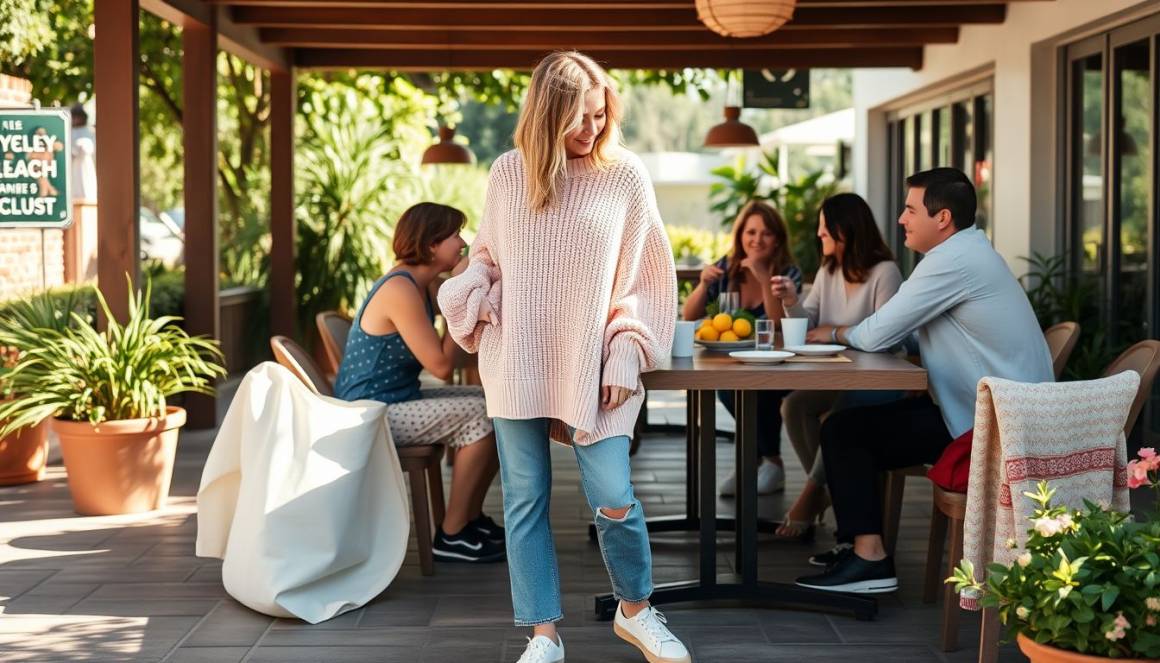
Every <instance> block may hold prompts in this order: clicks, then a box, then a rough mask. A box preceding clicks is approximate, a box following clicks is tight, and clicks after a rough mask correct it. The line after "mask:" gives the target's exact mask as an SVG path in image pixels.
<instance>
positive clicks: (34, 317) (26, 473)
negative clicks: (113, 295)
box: [0, 289, 81, 486]
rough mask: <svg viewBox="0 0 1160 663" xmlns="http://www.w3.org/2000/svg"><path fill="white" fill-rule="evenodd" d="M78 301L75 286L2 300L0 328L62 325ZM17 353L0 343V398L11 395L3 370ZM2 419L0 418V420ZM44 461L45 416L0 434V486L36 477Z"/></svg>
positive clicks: (40, 475) (10, 365) (40, 474)
mask: <svg viewBox="0 0 1160 663" xmlns="http://www.w3.org/2000/svg"><path fill="white" fill-rule="evenodd" d="M80 303H81V297H80V294H79V293H78V291H76V290H75V289H73V290H67V291H63V292H60V293H56V294H52V293H49V292H44V293H41V294H39V295H37V296H35V297H30V298H26V299H18V300H15V301H13V302H10V303H7V304H5V306H4V308H3V310H2V311H0V329H56V330H60V329H64V328H65V327H67V326H68V325H69V324H70V323H71V320H72V316H71V313H72V312H73V311H76V310H77V309H78V308H79V306H80ZM19 356H20V353H19V352H18V351H17V349H16V348H14V347H5V346H3V345H0V402H3V401H6V400H11V399H12V398H13V394H12V393H11V389H10V388H8V387H7V386H6V384H7V383H6V382H5V380H4V374H5V373H8V372H10V371H11V370H12V368H13V367H14V366H16V362H17V359H18V358H19ZM3 423H4V420H3V419H0V424H3ZM47 461H48V422H47V420H41V421H38V422H35V423H30V424H29V425H27V426H24V427H23V428H19V429H17V430H14V431H12V432H10V433H8V434H6V435H0V486H12V485H16V484H21V483H31V482H34V481H40V480H41V479H43V478H44V471H45V466H46V465H47Z"/></svg>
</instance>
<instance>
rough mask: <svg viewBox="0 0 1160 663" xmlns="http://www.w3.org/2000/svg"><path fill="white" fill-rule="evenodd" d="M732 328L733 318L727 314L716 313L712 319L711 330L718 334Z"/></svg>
mask: <svg viewBox="0 0 1160 663" xmlns="http://www.w3.org/2000/svg"><path fill="white" fill-rule="evenodd" d="M732 328H733V316H731V315H729V314H728V313H718V314H717V315H716V316H715V317H714V318H713V329H716V330H717V331H719V332H725V331H729V330H730V329H732Z"/></svg>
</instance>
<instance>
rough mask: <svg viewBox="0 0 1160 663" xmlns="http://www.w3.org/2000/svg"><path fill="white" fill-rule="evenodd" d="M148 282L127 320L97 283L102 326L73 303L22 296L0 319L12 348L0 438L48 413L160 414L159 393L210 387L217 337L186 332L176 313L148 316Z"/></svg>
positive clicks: (1, 339) (0, 334)
mask: <svg viewBox="0 0 1160 663" xmlns="http://www.w3.org/2000/svg"><path fill="white" fill-rule="evenodd" d="M150 287H151V286H146V291H145V292H144V293H142V292H140V291H138V292H136V293H134V294H133V296H132V297H131V299H130V303H129V319H128V320H127V321H126V322H125V323H124V324H120V323H118V322H117V321H116V320H115V319H114V318H113V316H112V313H111V312H110V311H109V307H108V304H107V303H106V302H105V298H104V296H103V295H102V294H101V292H100V290H97V292H96V296H97V301H98V304H99V305H100V307H101V310H102V311H103V312H104V314H105V317H106V319H107V320H108V321H109V322H108V327H107V329H106V330H105V331H103V332H98V331H97V330H96V329H95V328H94V327H93V325H92V322H91V321H90V320H88V319H86V318H85V317H84V316H82V315H81V314H79V313H77V312H76V311H75V310H73V311H70V310H67V309H66V310H61V308H59V307H55V306H52V305H51V303H50V300H49V299H47V298H44V299H43V300H39V301H38V300H29V301H28V302H27V303H26V304H25V305H23V306H21V307H18V310H17V311H16V312H15V313H14V314H9V315H8V316H6V317H5V319H4V320H2V321H0V347H4V348H9V349H11V350H14V351H15V353H16V360H15V363H14V364H13V365H11V366H10V367H8V368H6V369H4V371H3V373H0V392H7V393H10V394H11V395H12V398H11V399H10V400H7V401H4V402H3V403H2V404H0V422H3V423H2V424H0V437H3V436H5V435H7V434H9V433H11V432H14V431H16V430H19V429H21V428H23V427H25V426H31V425H35V424H37V423H39V422H40V421H43V420H44V419H47V418H49V417H60V418H62V419H67V420H71V421H87V422H89V423H93V424H98V423H101V422H103V421H110V420H124V419H137V418H142V417H160V416H162V415H164V414H165V399H166V398H167V397H169V396H173V395H175V394H178V393H181V392H186V391H192V392H197V393H202V394H212V393H213V381H214V380H215V379H216V378H218V377H221V376H223V375H225V369H224V368H223V367H222V365H221V363H222V354H221V350H220V349H219V348H218V344H217V341H214V340H211V339H206V338H201V337H191V336H189V335H188V334H186V333H185V331H184V330H182V329H181V328H180V327H178V326H177V325H176V324H174V323H175V322H177V320H178V318H176V317H171V316H164V317H160V318H157V319H151V318H150V317H149V304H148V302H149V296H150V292H149V290H150Z"/></svg>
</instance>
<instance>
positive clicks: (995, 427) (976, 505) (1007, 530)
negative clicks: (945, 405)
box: [960, 371, 1140, 610]
mask: <svg viewBox="0 0 1160 663" xmlns="http://www.w3.org/2000/svg"><path fill="white" fill-rule="evenodd" d="M1139 384H1140V376H1139V375H1138V374H1137V373H1135V372H1133V371H1124V372H1123V373H1119V374H1117V375H1113V376H1111V377H1107V378H1103V379H1100V380H1086V381H1082V382H1058V383H1053V382H1045V383H1042V384H1027V383H1022V382H1012V381H1011V380H1003V379H999V378H983V379H982V380H980V381H979V393H978V399H977V401H976V402H975V436H974V443H973V445H972V448H971V474H970V484H969V487H968V489H967V514H966V522H965V523H964V539H963V556H964V558H965V559H967V560H969V561H970V562H971V563H973V564H974V566H975V575H976V576H977V579H978V580H983V579H984V578H985V577H986V574H987V565H988V564H990V563H991V562H998V563H1000V564H1010V563H1012V562H1013V561H1015V559H1016V558H1017V557H1018V556H1019V554H1020V552H1021V549H1022V548H1023V547H1024V546H1025V545H1026V543H1027V530H1028V529H1029V522H1030V521H1029V520H1028V519H1029V518H1030V517H1031V516H1032V514H1033V512H1034V510H1035V503H1034V502H1032V501H1031V499H1030V498H1028V497H1025V496H1024V494H1023V493H1024V492H1034V491H1035V485H1036V484H1037V483H1038V482H1039V481H1041V480H1044V481H1047V482H1049V483H1050V485H1051V487H1052V488H1054V489H1055V490H1056V493H1055V497H1054V499H1053V500H1052V501H1053V503H1054V504H1056V505H1066V506H1069V507H1071V508H1075V509H1082V508H1083V506H1084V500H1085V499H1086V500H1089V501H1091V502H1094V503H1097V504H1102V505H1105V506H1108V507H1110V508H1112V509H1115V510H1117V511H1127V510H1128V485H1127V464H1128V453H1127V448H1126V446H1125V439H1124V422H1125V421H1126V420H1127V417H1128V411H1129V410H1130V409H1131V407H1132V401H1133V400H1134V399H1135V397H1136V389H1137V388H1138V386H1139ZM1008 540H1014V541H1015V543H1016V547H1015V548H1010V547H1008V545H1007V541H1008ZM960 605H961V606H962V607H964V608H967V609H969V610H977V609H978V597H977V596H975V595H973V594H972V593H970V590H967V591H964V592H963V594H962V596H961V597H960Z"/></svg>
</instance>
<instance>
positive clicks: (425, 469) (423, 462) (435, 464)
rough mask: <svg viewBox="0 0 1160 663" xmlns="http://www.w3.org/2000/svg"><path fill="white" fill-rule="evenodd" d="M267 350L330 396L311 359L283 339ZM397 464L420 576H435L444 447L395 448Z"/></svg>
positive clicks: (314, 388)
mask: <svg viewBox="0 0 1160 663" xmlns="http://www.w3.org/2000/svg"><path fill="white" fill-rule="evenodd" d="M270 349H271V350H273V351H274V358H275V359H276V360H277V361H278V363H279V364H281V365H282V366H284V367H286V368H287V369H289V370H290V372H291V373H294V375H296V376H298V379H299V380H302V382H303V384H305V385H306V386H307V387H309V388H310V389H311V391H313V392H314V393H316V394H318V395H320V396H333V395H334V390H333V389H332V388H331V386H330V382H329V381H327V379H326V377H325V376H324V375H323V374H322V371H321V370H320V369H319V368H318V365H317V364H315V363H314V360H313V359H311V358H310V355H309V354H308V353H307V352H306V350H304V349H303V348H302V346H300V345H298V344H297V343H295V342H294V341H293V340H291V339H289V338H287V337H285V336H275V337H273V338H271V339H270ZM395 450H396V451H397V452H398V455H399V463H400V464H401V465H402V467H403V471H404V472H406V473H407V478H408V482H409V483H410V484H411V510H412V512H413V513H414V516H415V538H416V540H417V542H418V546H419V567H420V569H421V570H422V572H423V575H425V576H429V575H434V574H435V556H434V554H433V553H432V551H431V546H432V542H433V541H434V539H435V527H438V526H439V525H440V524H442V522H443V509H444V502H443V475H442V474H441V472H440V469H439V462H440V460H442V458H443V446H442V445H439V444H423V445H415V446H405V447H398V446H397V447H395Z"/></svg>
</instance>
